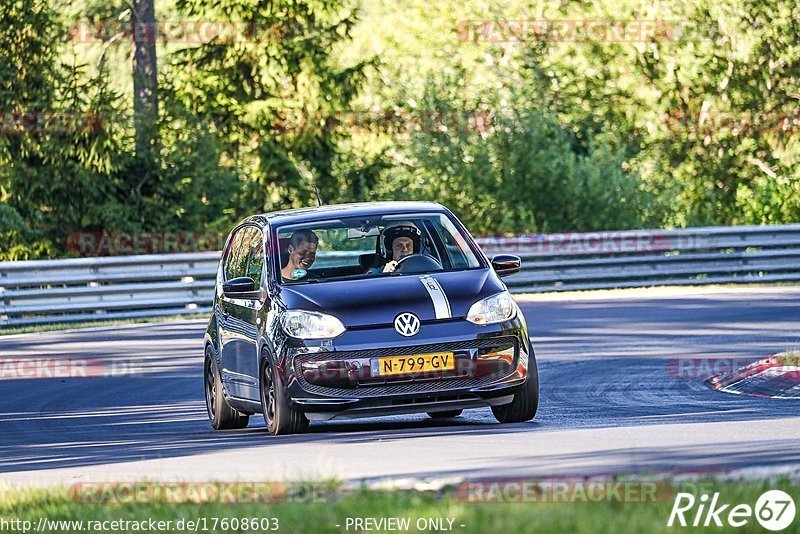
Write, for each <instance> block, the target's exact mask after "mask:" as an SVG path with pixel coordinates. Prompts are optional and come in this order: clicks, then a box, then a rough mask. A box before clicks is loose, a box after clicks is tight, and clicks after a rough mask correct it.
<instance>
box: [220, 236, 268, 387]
mask: <svg viewBox="0 0 800 534" xmlns="http://www.w3.org/2000/svg"><path fill="white" fill-rule="evenodd" d="M239 233H241V238H240V236H239ZM239 233H237V236H236V241H235V242H234V248H235V249H236V250H235V253H236V255H235V256H234V257H233V259H232V265H231V270H230V272H228V271H227V269H226V273H225V274H226V279H230V278H238V277H240V276H249V277H250V278H252V279H253V281H254V282H255V284H256V287H261V285H262V283H263V280H264V239H263V233H262V232H261V230H260V229H259V228H257V227H255V226H244V227H242V229H241V230H240V231H239ZM226 266H227V263H226ZM220 300H221V301H222V302H223V304H222V307H223V308H224V312H223V314H224V323H225V328H224V334H223V337H224V343H223V350H222V364H223V368H224V369H223V375H224V380H225V383H226V387H227V388H228V392H229V394H230V395H232V396H234V397H239V398H242V399H251V400H256V401H257V400H258V399H259V392H258V353H257V339H258V327H259V325H258V324H257V320H258V312H259V310H260V309H261V307H262V306H263V302H261V301H259V300H257V299H241V298H231V297H228V296H225V295H223V296H222V297H221V299H220Z"/></svg>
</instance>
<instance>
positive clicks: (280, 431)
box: [259, 358, 308, 436]
mask: <svg viewBox="0 0 800 534" xmlns="http://www.w3.org/2000/svg"><path fill="white" fill-rule="evenodd" d="M259 390H261V410H262V412H263V414H264V422H265V423H266V425H267V431H268V432H269V433H270V434H272V435H273V436H280V435H284V434H302V433H303V432H305V431H306V429H308V419H307V418H306V416H305V414H303V412H301V411H299V410H295V409H293V408H292V407H290V406H289V397H288V395H287V393H286V388H285V387H284V385H283V379H282V378H281V374H280V373H276V372H275V366H274V364H273V363H272V361H271V360H270V359H269V358H264V363H262V364H261V379H260V380H259Z"/></svg>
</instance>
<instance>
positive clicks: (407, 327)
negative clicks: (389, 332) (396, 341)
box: [394, 312, 419, 337]
mask: <svg viewBox="0 0 800 534" xmlns="http://www.w3.org/2000/svg"><path fill="white" fill-rule="evenodd" d="M394 329H395V330H397V333H398V334H400V335H401V336H406V337H411V336H413V335H415V334H416V333H417V332H419V317H417V316H416V315H414V314H413V313H411V312H405V313H401V314H400V315H398V316H397V317H395V318H394Z"/></svg>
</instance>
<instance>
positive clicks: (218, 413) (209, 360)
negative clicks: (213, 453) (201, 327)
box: [204, 347, 250, 430]
mask: <svg viewBox="0 0 800 534" xmlns="http://www.w3.org/2000/svg"><path fill="white" fill-rule="evenodd" d="M204 367H205V371H204V379H205V380H204V382H205V390H206V411H207V412H208V419H209V421H211V426H212V427H213V428H214V430H228V429H232V428H244V427H246V426H247V423H248V422H249V421H250V416H248V415H243V414H241V413H239V412H238V411H237V410H234V409H233V408H231V407H230V406H229V405H228V402H227V401H226V400H225V395H224V394H223V392H222V379H221V378H220V376H219V372H218V371H217V363H216V362H215V361H214V355H213V354H212V353H211V348H210V347H207V348H206V359H205V366H204Z"/></svg>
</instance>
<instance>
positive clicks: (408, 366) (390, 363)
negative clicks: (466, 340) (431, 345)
mask: <svg viewBox="0 0 800 534" xmlns="http://www.w3.org/2000/svg"><path fill="white" fill-rule="evenodd" d="M455 368H456V361H455V357H453V353H452V352H435V353H432V354H413V355H409V356H387V357H386V358H374V359H373V360H372V362H371V369H370V370H371V373H370V374H371V375H372V376H390V375H404V374H407V373H422V372H425V371H452V370H453V369H455Z"/></svg>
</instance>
